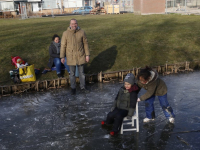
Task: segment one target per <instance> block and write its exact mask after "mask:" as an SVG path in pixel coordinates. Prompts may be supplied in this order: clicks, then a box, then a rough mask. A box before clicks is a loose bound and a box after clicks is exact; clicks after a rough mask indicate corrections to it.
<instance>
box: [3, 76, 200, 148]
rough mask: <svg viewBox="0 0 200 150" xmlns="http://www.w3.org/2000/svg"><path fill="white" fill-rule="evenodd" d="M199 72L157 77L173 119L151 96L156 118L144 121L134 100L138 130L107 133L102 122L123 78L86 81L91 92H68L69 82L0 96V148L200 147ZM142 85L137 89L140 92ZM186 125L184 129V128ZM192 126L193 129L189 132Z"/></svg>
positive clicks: (142, 107)
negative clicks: (170, 120)
mask: <svg viewBox="0 0 200 150" xmlns="http://www.w3.org/2000/svg"><path fill="white" fill-rule="evenodd" d="M199 76H200V72H194V73H188V74H178V75H169V76H165V77H162V79H163V80H164V81H165V82H166V83H167V86H168V100H169V103H170V105H171V106H172V108H173V109H174V112H175V114H176V121H175V124H174V125H172V124H169V123H168V121H167V120H166V119H165V117H164V114H163V112H162V109H161V107H160V105H159V102H158V100H157V99H156V100H155V112H156V120H155V122H152V123H148V124H144V123H143V122H142V119H143V118H145V111H144V109H145V108H144V103H143V102H140V103H139V118H140V123H139V124H140V132H139V133H137V132H135V131H132V132H125V133H124V134H123V135H118V136H116V137H111V136H110V135H109V134H108V133H109V130H108V129H104V128H102V127H101V121H102V120H104V119H105V117H106V114H107V113H108V112H109V110H110V107H111V106H112V102H113V100H114V98H115V96H116V94H117V92H118V90H119V88H120V87H121V85H122V83H119V82H117V81H115V82H110V83H104V84H102V83H95V84H90V85H88V87H89V89H90V91H91V92H90V93H88V94H84V93H80V92H79V91H78V92H77V95H76V96H71V95H70V89H69V88H63V89H59V90H51V91H47V92H44V93H24V94H22V95H16V96H10V97H3V98H1V99H0V149H1V150H7V149H9V150H110V149H112V150H164V149H165V150H183V149H184V150H199V149H200V142H199V141H200V132H197V131H199V130H200V96H199V95H200V79H199ZM144 92H145V91H143V90H142V91H141V92H140V94H142V93H144ZM185 131H186V132H185ZM191 131H193V132H191Z"/></svg>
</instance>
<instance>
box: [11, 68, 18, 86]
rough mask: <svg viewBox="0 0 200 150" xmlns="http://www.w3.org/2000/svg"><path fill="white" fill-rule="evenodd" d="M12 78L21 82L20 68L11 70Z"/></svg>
mask: <svg viewBox="0 0 200 150" xmlns="http://www.w3.org/2000/svg"><path fill="white" fill-rule="evenodd" d="M9 73H10V78H11V80H13V82H14V83H21V80H20V78H19V69H14V70H10V71H9Z"/></svg>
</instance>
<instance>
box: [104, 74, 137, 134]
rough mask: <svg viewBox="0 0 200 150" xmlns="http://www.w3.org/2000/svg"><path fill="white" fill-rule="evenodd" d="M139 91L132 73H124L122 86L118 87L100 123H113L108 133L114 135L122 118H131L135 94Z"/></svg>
mask: <svg viewBox="0 0 200 150" xmlns="http://www.w3.org/2000/svg"><path fill="white" fill-rule="evenodd" d="M138 92H139V88H138V86H137V85H136V84H135V77H134V75H133V74H132V73H129V74H127V75H126V77H125V79H124V86H122V87H121V88H120V89H119V92H118V94H117V97H116V98H115V101H114V105H113V107H112V108H111V111H110V112H109V113H108V114H107V118H106V121H102V122H101V124H102V125H111V124H113V128H112V131H111V132H110V135H116V134H117V133H118V132H119V131H120V129H121V125H122V122H123V118H124V117H126V116H127V119H131V118H132V116H133V113H134V112H135V107H136V103H137V94H138Z"/></svg>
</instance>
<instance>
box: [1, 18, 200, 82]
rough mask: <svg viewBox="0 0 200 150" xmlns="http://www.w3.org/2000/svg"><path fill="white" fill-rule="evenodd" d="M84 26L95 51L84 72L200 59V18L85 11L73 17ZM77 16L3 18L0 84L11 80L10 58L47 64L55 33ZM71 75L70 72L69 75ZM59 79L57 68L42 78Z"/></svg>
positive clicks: (42, 65) (45, 65)
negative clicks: (23, 18)
mask: <svg viewBox="0 0 200 150" xmlns="http://www.w3.org/2000/svg"><path fill="white" fill-rule="evenodd" d="M74 17H75V18H76V19H77V20H78V23H79V26H80V27H81V28H82V29H83V30H85V32H86V34H87V37H88V42H89V48H90V51H91V57H90V62H89V63H88V64H87V65H86V67H85V72H86V73H88V74H90V73H98V72H100V71H103V72H108V71H116V70H121V69H131V68H132V67H144V66H145V65H150V66H156V65H163V64H165V63H166V61H167V62H168V63H176V62H183V61H193V60H199V58H200V16H181V15H148V16H139V15H138V16H137V15H133V14H124V15H100V16H96V15H86V16H74ZM71 18H72V16H64V17H56V18H38V19H27V20H18V19H1V20H0V43H1V44H0V52H1V55H0V62H1V67H0V76H1V79H0V84H1V85H5V84H11V83H12V82H10V76H9V73H8V72H9V70H11V69H13V68H14V67H13V66H12V65H11V58H10V57H11V56H17V55H18V56H20V57H21V58H22V59H24V60H26V61H27V62H28V63H29V64H35V68H40V69H41V70H42V69H44V67H47V63H48V59H49V53H48V47H49V45H50V43H51V37H52V36H53V34H55V33H57V34H58V35H60V36H62V33H63V31H65V30H66V29H67V27H68V26H69V20H70V19H71ZM65 75H67V74H65ZM53 78H56V72H55V71H53V72H49V73H47V74H45V75H39V76H38V77H37V79H38V80H44V79H53Z"/></svg>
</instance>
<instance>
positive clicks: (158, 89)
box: [137, 70, 167, 101]
mask: <svg viewBox="0 0 200 150" xmlns="http://www.w3.org/2000/svg"><path fill="white" fill-rule="evenodd" d="M137 84H138V86H139V87H140V88H144V89H145V90H147V91H146V93H145V94H144V95H142V96H141V97H140V100H141V101H143V100H146V99H148V98H150V97H151V96H153V95H155V96H163V95H165V94H166V93H167V86H166V84H165V82H164V81H163V80H161V79H160V78H159V75H158V73H157V72H156V71H154V70H152V71H151V77H150V80H149V81H148V82H147V83H146V84H142V83H141V82H140V81H138V83H137Z"/></svg>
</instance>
